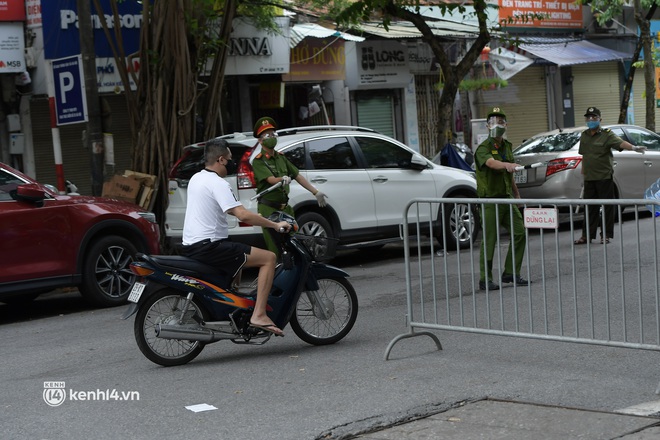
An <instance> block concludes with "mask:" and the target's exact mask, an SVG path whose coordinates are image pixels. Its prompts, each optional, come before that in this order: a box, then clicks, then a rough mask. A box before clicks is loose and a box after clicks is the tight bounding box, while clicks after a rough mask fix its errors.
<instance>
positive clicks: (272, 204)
mask: <svg viewBox="0 0 660 440" xmlns="http://www.w3.org/2000/svg"><path fill="white" fill-rule="evenodd" d="M259 203H260V204H262V205H266V206H270V207H271V208H275V209H284V208H286V205H287V204H288V201H287V202H284V203H277V202H272V201H270V200H263V199H262V200H259Z"/></svg>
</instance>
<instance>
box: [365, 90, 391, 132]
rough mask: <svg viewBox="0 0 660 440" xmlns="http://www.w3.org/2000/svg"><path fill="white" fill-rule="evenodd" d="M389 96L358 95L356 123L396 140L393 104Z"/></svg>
mask: <svg viewBox="0 0 660 440" xmlns="http://www.w3.org/2000/svg"><path fill="white" fill-rule="evenodd" d="M393 101H394V100H393V97H392V95H391V94H386V93H382V94H370V93H369V94H360V95H358V96H357V123H358V125H359V126H361V127H366V128H371V129H373V130H376V131H378V132H379V133H382V134H384V135H387V136H390V137H392V138H395V139H396V132H395V128H394V102H393Z"/></svg>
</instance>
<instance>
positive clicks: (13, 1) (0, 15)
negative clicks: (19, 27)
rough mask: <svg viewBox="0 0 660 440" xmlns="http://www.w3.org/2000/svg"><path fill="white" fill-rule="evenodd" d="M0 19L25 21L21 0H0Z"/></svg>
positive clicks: (23, 4)
mask: <svg viewBox="0 0 660 440" xmlns="http://www.w3.org/2000/svg"><path fill="white" fill-rule="evenodd" d="M0 21H25V3H24V2H23V0H2V1H0Z"/></svg>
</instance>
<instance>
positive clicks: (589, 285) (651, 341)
mask: <svg viewBox="0 0 660 440" xmlns="http://www.w3.org/2000/svg"><path fill="white" fill-rule="evenodd" d="M487 203H496V204H497V205H498V209H509V210H513V209H524V211H523V212H524V215H523V217H524V219H525V223H526V228H525V236H526V245H525V254H524V259H523V265H522V269H521V271H520V272H521V273H520V274H516V275H521V276H523V277H524V278H525V279H529V280H530V281H531V284H529V285H528V286H517V285H513V284H508V285H503V286H502V287H501V289H499V290H488V291H483V290H479V276H480V267H479V254H480V249H481V248H480V246H483V243H484V233H486V234H497V244H496V247H495V254H494V257H493V278H494V280H493V281H495V282H496V283H497V284H500V276H501V274H502V271H503V270H502V269H503V267H504V260H505V256H506V252H507V249H508V246H509V236H508V233H507V232H506V230H505V229H503V228H500V229H499V230H487V229H486V230H484V225H483V224H481V227H480V232H479V235H478V237H477V239H476V241H475V242H473V243H470V245H469V247H465V248H463V249H457V250H451V251H448V252H446V253H445V252H441V251H439V249H441V247H440V246H438V245H437V244H436V243H435V240H433V239H429V238H428V236H431V237H433V236H436V234H437V232H439V231H438V228H439V227H442V223H438V224H436V222H435V221H432V220H431V219H430V216H429V213H430V212H439V215H442V218H447V217H446V216H445V214H446V213H447V212H448V210H449V209H450V208H451V207H454V206H456V205H457V204H463V205H465V204H468V205H469V207H470V210H469V211H468V212H466V213H465V216H464V217H463V218H462V219H453V220H452V221H456V222H457V224H459V225H460V224H469V222H471V221H472V222H474V221H476V222H478V223H479V222H480V221H479V220H477V219H478V218H479V217H480V216H475V215H474V213H475V212H481V209H482V208H483V206H484V204H487ZM585 205H598V206H600V207H601V209H602V208H603V207H604V206H606V205H615V224H614V238H613V239H612V240H611V241H610V243H609V244H601V242H600V238H599V237H598V235H596V237H597V239H596V240H594V241H593V242H591V243H587V244H582V245H576V244H574V241H575V240H577V239H578V238H580V236H581V233H582V221H581V218H582V217H588V215H589V214H588V210H585ZM646 205H651V207H653V206H654V205H660V203H654V202H650V201H649V200H627V199H626V200H621V199H619V200H581V199H576V200H548V199H542V200H537V199H518V200H514V199H474V198H473V199H468V198H466V199H452V198H447V199H443V198H438V199H427V198H424V199H422V198H417V199H413V200H412V201H411V202H410V203H409V204H408V205H407V207H406V209H405V211H404V213H403V223H404V224H403V238H404V245H405V246H404V249H405V273H406V295H407V316H406V318H407V327H408V328H407V333H404V334H401V335H399V336H396V337H395V338H394V339H393V340H392V341H391V342H390V343H389V345H388V346H387V349H386V350H385V360H387V359H389V356H390V353H391V351H392V349H393V347H394V345H395V344H396V343H397V342H399V341H400V340H402V339H406V338H411V337H413V336H421V335H426V336H429V337H430V338H431V339H432V340H433V341H434V342H435V344H436V346H437V348H438V349H439V350H441V349H442V344H441V343H440V340H439V339H438V337H437V336H436V335H435V334H434V333H432V332H431V330H453V331H463V332H471V333H481V334H490V335H501V336H513V337H524V338H533V339H544V340H554V341H568V342H574V343H585V344H597V345H605V346H612V347H626V348H633V349H643V350H655V351H660V295H659V292H660V289H659V280H658V220H659V218H657V217H655V216H654V215H653V214H651V212H650V211H649V210H648V209H647V208H646V207H645V206H646ZM624 209H625V211H624ZM656 209H660V206H656ZM617 219H623V220H618V221H617ZM462 222H465V223H462ZM599 226H600V227H603V229H604V219H601V220H600V221H599ZM598 232H600V228H599V231H598ZM442 241H443V245H444V246H443V247H444V249H447V238H446V237H444V238H443V239H442ZM514 260H515V258H514ZM659 390H660V385H659Z"/></svg>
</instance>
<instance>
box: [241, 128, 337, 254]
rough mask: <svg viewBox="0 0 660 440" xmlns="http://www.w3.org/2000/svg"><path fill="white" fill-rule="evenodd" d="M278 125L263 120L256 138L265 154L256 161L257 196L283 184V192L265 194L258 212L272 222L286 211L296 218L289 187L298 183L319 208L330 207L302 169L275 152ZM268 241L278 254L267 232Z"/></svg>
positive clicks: (275, 191) (255, 134) (260, 155)
mask: <svg viewBox="0 0 660 440" xmlns="http://www.w3.org/2000/svg"><path fill="white" fill-rule="evenodd" d="M276 129H277V124H276V123H275V121H274V120H273V119H272V118H269V117H263V118H259V120H257V122H256V123H255V124H254V130H253V133H252V134H253V135H254V137H255V138H257V140H258V143H259V145H260V146H261V151H260V152H259V153H258V154H257V155H256V156H255V157H254V160H253V161H252V168H253V170H254V179H255V180H256V181H257V193H260V192H262V191H264V190H266V189H268V188H270V187H271V186H273V185H275V184H276V183H278V182H282V186H281V187H280V188H277V189H275V190H274V191H271V192H269V193H266V194H264V195H263V196H262V197H261V198H260V199H259V204H258V205H257V211H258V212H259V214H261V215H262V216H263V217H266V218H268V216H269V215H271V214H272V213H273V212H275V211H283V212H286V213H287V214H290V215H292V216H293V215H294V214H293V208H291V206H289V184H290V183H291V181H292V180H295V181H296V182H298V183H299V184H300V186H302V187H303V188H305V189H306V190H307V191H309V192H310V193H312V195H313V196H314V197H316V201H317V203H318V205H319V207H321V208H323V207H325V206H326V200H325V199H326V198H327V197H328V196H326V195H325V194H324V193H322V192H321V191H319V190H318V189H316V188H315V187H314V186H313V185H312V184H311V183H309V181H307V179H305V178H304V177H303V176H301V175H300V174H299V172H298V168H296V166H295V165H293V164H292V163H291V162H290V161H289V159H287V158H286V156H285V155H284V154H281V153H279V152H277V151H275V146H276V145H277V133H276V132H275V130H276ZM263 234H264V240H265V241H266V247H267V248H268V250H270V251H273V252H275V254H278V253H279V251H278V249H277V245H276V244H275V243H274V242H273V239H272V238H271V236H270V234H269V233H268V232H267V231H266V229H265V228H264V230H263Z"/></svg>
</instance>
